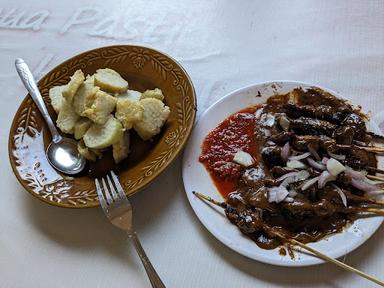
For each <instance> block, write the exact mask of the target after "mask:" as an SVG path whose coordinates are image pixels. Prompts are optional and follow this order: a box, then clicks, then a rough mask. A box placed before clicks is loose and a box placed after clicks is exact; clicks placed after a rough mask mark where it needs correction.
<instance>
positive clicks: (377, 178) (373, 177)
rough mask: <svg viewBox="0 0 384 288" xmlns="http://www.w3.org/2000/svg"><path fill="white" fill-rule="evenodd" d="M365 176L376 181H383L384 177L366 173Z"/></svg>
mask: <svg viewBox="0 0 384 288" xmlns="http://www.w3.org/2000/svg"><path fill="white" fill-rule="evenodd" d="M367 178H368V179H371V180H376V181H382V182H384V177H379V176H376V175H367Z"/></svg>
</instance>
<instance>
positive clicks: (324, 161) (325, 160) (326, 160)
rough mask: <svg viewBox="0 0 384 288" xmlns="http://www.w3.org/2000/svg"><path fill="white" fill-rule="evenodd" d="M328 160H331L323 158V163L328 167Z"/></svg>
mask: <svg viewBox="0 0 384 288" xmlns="http://www.w3.org/2000/svg"><path fill="white" fill-rule="evenodd" d="M328 160H329V158H327V157H323V159H321V163H323V164H324V165H327V162H328Z"/></svg>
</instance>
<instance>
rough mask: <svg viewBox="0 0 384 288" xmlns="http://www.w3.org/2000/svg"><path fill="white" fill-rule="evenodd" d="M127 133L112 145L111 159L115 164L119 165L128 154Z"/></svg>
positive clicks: (128, 141)
mask: <svg viewBox="0 0 384 288" xmlns="http://www.w3.org/2000/svg"><path fill="white" fill-rule="evenodd" d="M129 135H130V134H129V131H125V132H124V134H123V137H121V139H120V140H119V141H118V142H116V143H115V144H113V145H112V152H113V159H114V160H115V163H119V162H121V161H122V160H124V159H125V158H127V157H128V154H129V144H130V136H129Z"/></svg>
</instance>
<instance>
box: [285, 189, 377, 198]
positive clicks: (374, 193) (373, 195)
mask: <svg viewBox="0 0 384 288" xmlns="http://www.w3.org/2000/svg"><path fill="white" fill-rule="evenodd" d="M382 194H384V190H382V189H378V190H373V191H369V192H367V193H366V194H365V195H366V196H367V197H369V198H371V197H372V198H376V197H377V196H379V195H382ZM288 195H289V194H288Z"/></svg>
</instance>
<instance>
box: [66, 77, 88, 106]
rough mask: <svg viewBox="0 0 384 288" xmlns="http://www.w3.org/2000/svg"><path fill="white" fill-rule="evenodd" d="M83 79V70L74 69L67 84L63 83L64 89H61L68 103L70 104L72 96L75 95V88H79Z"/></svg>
mask: <svg viewBox="0 0 384 288" xmlns="http://www.w3.org/2000/svg"><path fill="white" fill-rule="evenodd" d="M83 81H84V73H83V71H81V70H80V69H79V70H76V72H75V73H74V74H73V75H72V76H71V80H70V81H69V83H68V84H67V85H65V86H66V87H65V89H64V90H63V97H64V98H65V99H66V100H67V101H68V103H70V104H72V100H73V96H75V94H76V92H77V90H78V89H79V88H80V86H81V84H83Z"/></svg>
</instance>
